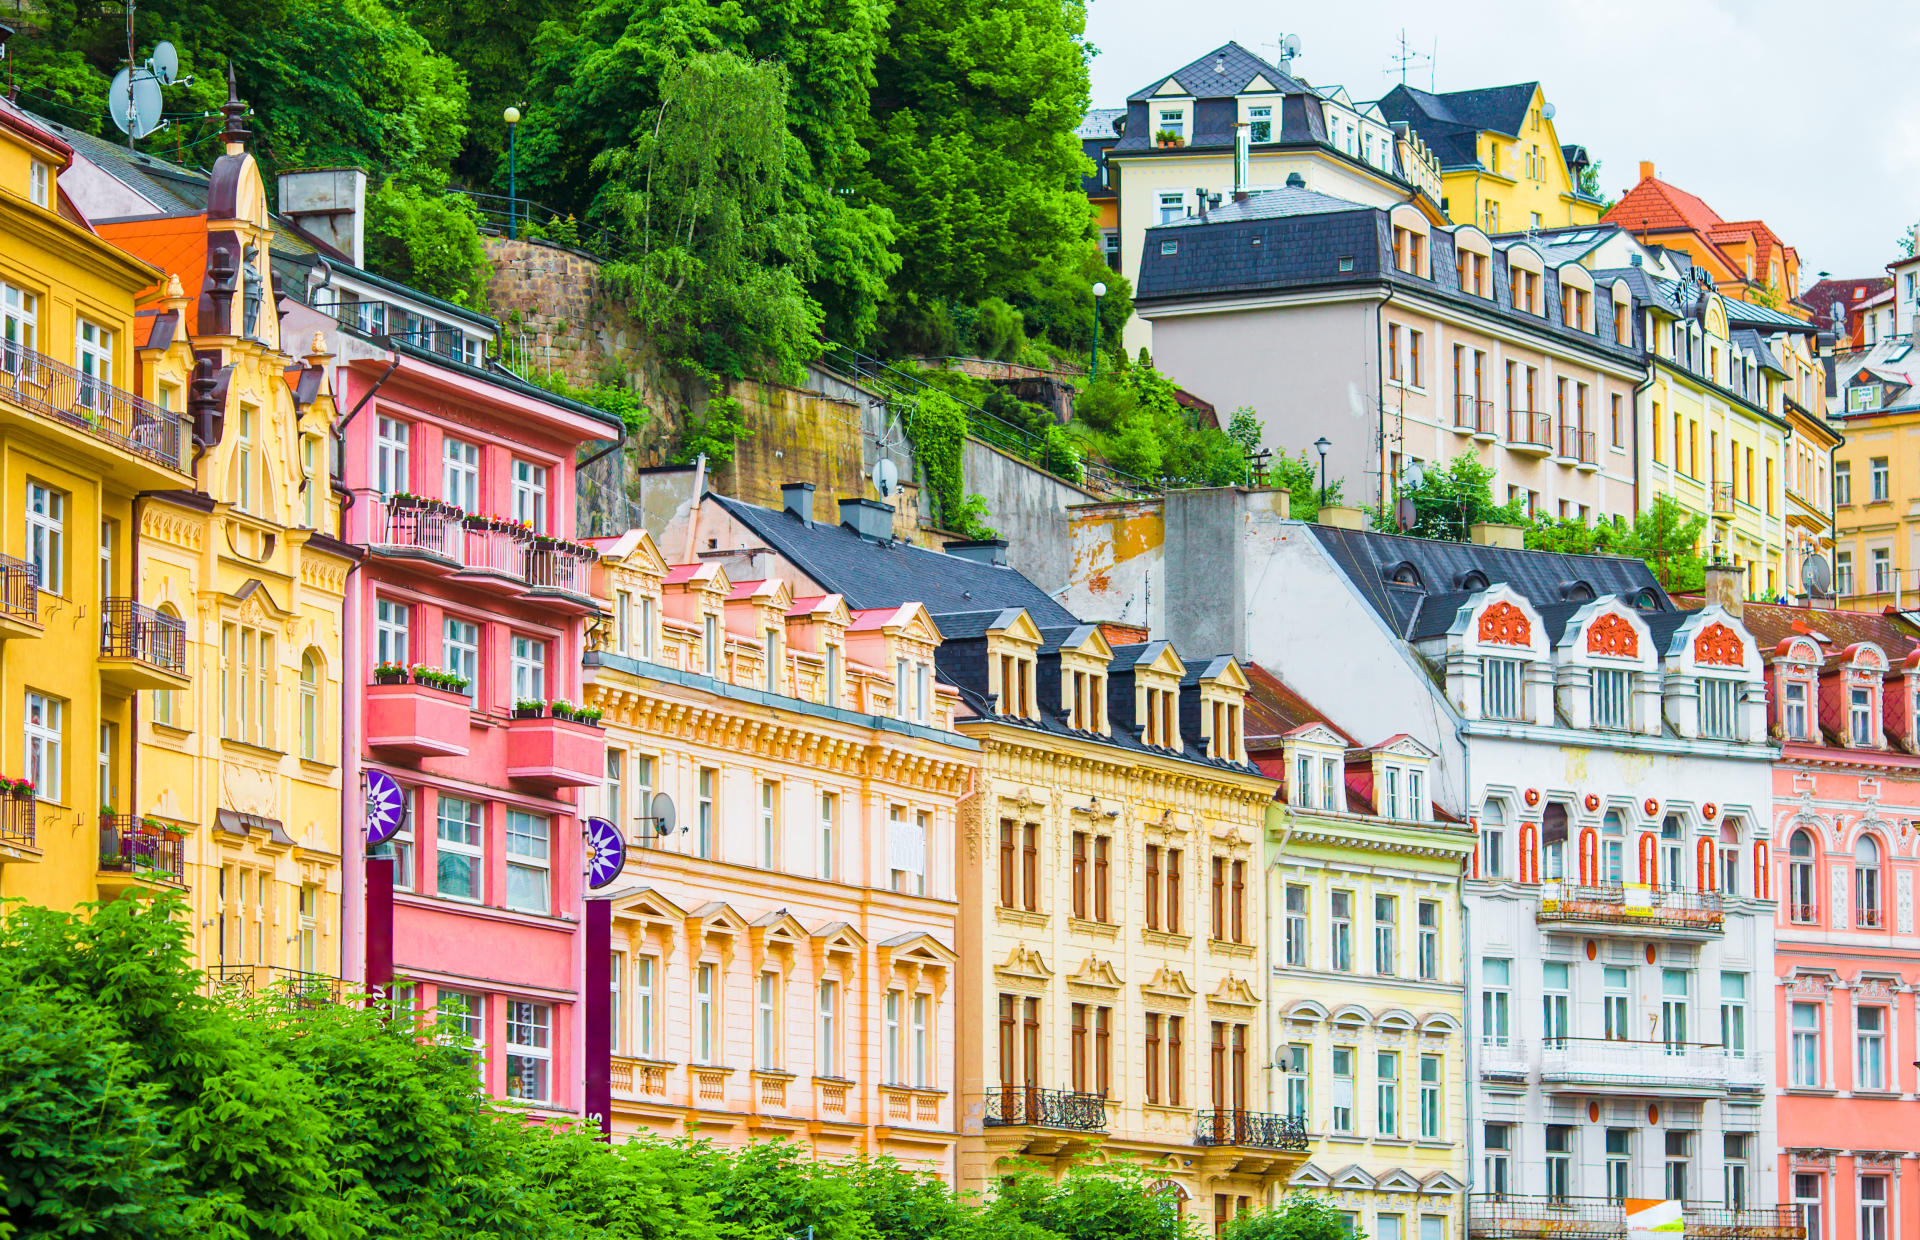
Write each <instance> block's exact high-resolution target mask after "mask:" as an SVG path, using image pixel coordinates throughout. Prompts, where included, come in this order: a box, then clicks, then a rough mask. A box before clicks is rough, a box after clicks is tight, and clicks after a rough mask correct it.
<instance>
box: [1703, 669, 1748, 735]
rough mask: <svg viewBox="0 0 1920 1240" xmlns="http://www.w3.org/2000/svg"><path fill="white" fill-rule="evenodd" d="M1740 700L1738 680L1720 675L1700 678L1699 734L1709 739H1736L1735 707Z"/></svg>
mask: <svg viewBox="0 0 1920 1240" xmlns="http://www.w3.org/2000/svg"><path fill="white" fill-rule="evenodd" d="M1739 700H1740V682H1739V681H1737V680H1728V679H1726V678H1725V677H1722V676H1702V677H1701V678H1700V735H1702V736H1704V737H1707V738H1708V739H1710V740H1720V741H1731V740H1738V739H1739V733H1738V727H1737V725H1738V719H1737V716H1736V711H1735V707H1736V705H1737V703H1738V702H1739Z"/></svg>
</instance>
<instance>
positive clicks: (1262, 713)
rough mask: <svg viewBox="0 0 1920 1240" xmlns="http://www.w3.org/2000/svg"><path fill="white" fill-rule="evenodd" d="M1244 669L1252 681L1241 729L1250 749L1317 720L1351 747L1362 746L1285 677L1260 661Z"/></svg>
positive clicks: (1248, 678)
mask: <svg viewBox="0 0 1920 1240" xmlns="http://www.w3.org/2000/svg"><path fill="white" fill-rule="evenodd" d="M1241 670H1242V671H1244V672H1246V674H1247V680H1248V682H1249V684H1248V688H1247V696H1246V712H1245V722H1244V724H1243V727H1242V730H1241V735H1242V736H1244V737H1245V738H1246V745H1247V751H1248V752H1249V753H1251V752H1253V751H1254V750H1256V749H1264V748H1268V747H1270V746H1273V745H1278V744H1279V743H1280V738H1281V737H1283V736H1285V735H1286V734H1287V733H1289V732H1291V731H1293V730H1294V729H1295V728H1302V727H1306V726H1308V725H1309V724H1315V723H1318V724H1324V725H1325V726H1327V727H1329V728H1331V729H1333V731H1335V732H1336V733H1338V734H1339V735H1340V738H1341V739H1342V740H1344V741H1346V742H1347V744H1348V746H1349V747H1358V746H1359V744H1360V742H1358V741H1356V740H1355V739H1354V738H1353V736H1352V734H1350V733H1349V732H1347V730H1346V729H1344V728H1342V727H1341V726H1340V725H1339V724H1337V723H1335V722H1334V721H1333V720H1331V719H1329V718H1327V717H1326V716H1325V715H1324V714H1322V713H1321V712H1320V710H1319V709H1318V708H1317V707H1315V706H1314V705H1313V703H1311V702H1309V701H1307V699H1305V698H1303V697H1301V696H1300V695H1299V694H1298V693H1296V692H1294V690H1293V689H1291V688H1289V687H1288V686H1287V684H1286V682H1285V681H1283V680H1281V679H1280V678H1279V677H1278V676H1275V675H1274V674H1273V673H1272V672H1270V671H1268V670H1267V669H1266V668H1264V667H1261V666H1260V665H1259V664H1258V663H1248V664H1245V665H1243V666H1242V668H1241Z"/></svg>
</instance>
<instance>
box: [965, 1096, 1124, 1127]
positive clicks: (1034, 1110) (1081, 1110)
mask: <svg viewBox="0 0 1920 1240" xmlns="http://www.w3.org/2000/svg"><path fill="white" fill-rule="evenodd" d="M986 1104H987V1105H986V1109H985V1111H984V1113H983V1114H982V1115H981V1117H980V1122H981V1123H982V1124H984V1125H985V1126H986V1127H988V1128H1016V1127H1023V1126H1032V1127H1036V1128H1067V1129H1072V1130H1073V1131H1075V1132H1105V1131H1106V1129H1107V1100H1106V1098H1105V1097H1104V1096H1102V1095H1100V1094H1082V1093H1077V1092H1075V1091H1073V1090H1070V1089H1041V1088H1039V1087H1038V1086H1035V1085H1002V1086H1001V1087H1000V1088H998V1089H992V1090H988V1091H987V1097H986Z"/></svg>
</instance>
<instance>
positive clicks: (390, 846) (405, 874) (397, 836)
mask: <svg viewBox="0 0 1920 1240" xmlns="http://www.w3.org/2000/svg"><path fill="white" fill-rule="evenodd" d="M401 796H402V797H403V798H404V799H405V809H404V812H403V814H402V822H401V824H400V829H399V830H398V831H395V832H394V833H393V835H392V836H390V837H389V838H388V840H387V850H388V855H389V856H391V857H392V858H393V885H394V888H395V889H396V890H399V891H412V890H413V889H414V885H415V880H414V873H413V840H414V835H413V820H414V807H415V806H416V805H417V804H418V803H419V800H418V798H417V797H416V796H415V795H414V792H413V790H412V789H411V788H406V787H404V786H403V787H402V789H401Z"/></svg>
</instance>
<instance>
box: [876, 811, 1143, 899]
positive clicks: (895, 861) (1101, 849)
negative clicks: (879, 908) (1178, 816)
mask: <svg viewBox="0 0 1920 1240" xmlns="http://www.w3.org/2000/svg"><path fill="white" fill-rule="evenodd" d="M929 821H930V819H929V816H928V815H927V813H926V811H924V810H918V811H915V812H914V814H913V816H912V817H911V818H909V817H908V816H907V811H906V810H905V809H904V808H902V807H901V806H898V805H892V806H888V807H887V870H888V879H889V882H890V885H891V886H892V888H893V890H895V891H898V892H903V893H905V894H908V895H916V896H919V895H925V894H926V892H927V827H928V825H929ZM1111 843H1112V841H1111V840H1107V839H1101V840H1099V841H1097V842H1096V846H1095V848H1094V857H1095V867H1094V869H1095V876H1094V878H1095V883H1096V884H1097V886H1096V890H1095V892H1094V896H1095V899H1094V913H1095V915H1096V917H1097V919H1098V920H1100V921H1106V920H1107V916H1106V914H1107V891H1106V883H1107V850H1108V847H1109V845H1111Z"/></svg>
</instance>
